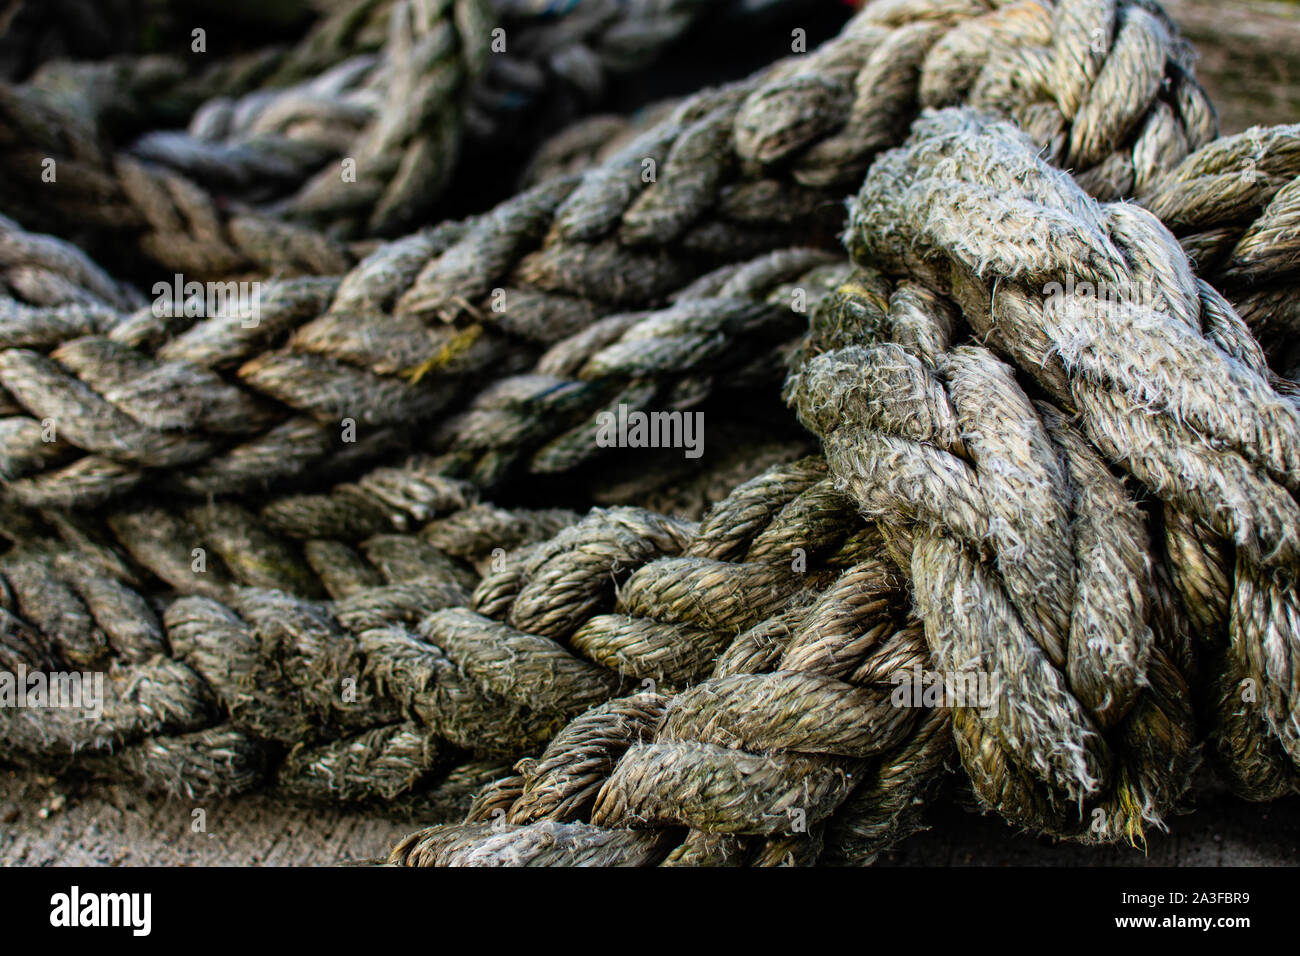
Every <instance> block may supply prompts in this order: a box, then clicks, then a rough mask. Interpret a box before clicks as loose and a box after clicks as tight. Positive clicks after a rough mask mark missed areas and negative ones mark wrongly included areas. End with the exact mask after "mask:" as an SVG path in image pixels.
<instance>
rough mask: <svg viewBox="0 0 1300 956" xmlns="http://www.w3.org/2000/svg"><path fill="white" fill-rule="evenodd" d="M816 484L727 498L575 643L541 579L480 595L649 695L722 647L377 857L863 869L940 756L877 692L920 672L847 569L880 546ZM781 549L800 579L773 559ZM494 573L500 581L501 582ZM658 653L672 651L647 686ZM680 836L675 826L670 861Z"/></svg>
mask: <svg viewBox="0 0 1300 956" xmlns="http://www.w3.org/2000/svg"><path fill="white" fill-rule="evenodd" d="M823 475H824V471H823V466H822V465H820V464H819V463H818V462H817V461H815V460H808V461H801V462H794V463H792V464H790V465H787V466H783V467H778V468H777V469H774V470H772V471H769V472H768V473H767V474H765V475H762V476H760V477H758V478H755V479H753V480H752V481H750V482H747V483H745V484H743V485H741V486H739V487H737V489H736V490H735V492H733V494H732V495H731V496H730V497H729V498H728V499H726V500H725V501H723V502H721V503H720V504H719V505H718V506H717V507H716V508H715V509H714V510H713V511H712V512H711V513H710V515H709V516H708V517H707V518H706V519H705V521H704V522H703V523H702V524H701V528H700V531H699V533H698V534H697V535H696V537H695V539H694V541H693V542H692V543H691V545H690V546H689V547H688V549H687V552H686V554H684V555H683V556H682V557H679V558H664V559H660V560H658V561H655V562H653V563H651V564H648V565H646V566H645V567H643V568H642V569H641V570H639V571H637V572H635V573H634V574H633V575H632V577H631V578H630V579H629V580H628V582H627V583H626V585H624V587H623V588H622V590H621V591H620V594H619V599H618V605H617V606H616V607H615V612H614V613H613V614H609V615H597V616H594V617H589V618H588V619H587V620H586V623H584V624H582V625H581V626H580V627H579V628H577V630H574V621H573V618H572V613H571V612H570V611H568V610H567V608H556V607H555V605H554V602H553V601H548V600H546V597H545V596H546V595H547V594H554V593H555V592H556V590H557V589H556V588H555V587H554V586H553V585H552V584H551V583H550V582H548V581H547V580H546V579H545V578H541V579H534V581H533V582H531V583H530V584H529V585H528V586H526V587H524V588H522V589H517V590H516V589H515V588H512V587H510V586H509V585H508V584H506V585H505V587H504V590H505V594H506V597H505V599H498V598H497V595H498V594H499V593H500V592H501V591H502V585H497V584H496V583H495V581H494V579H493V577H492V576H489V577H488V578H487V579H485V580H484V582H483V583H482V584H481V585H480V587H479V590H478V592H477V594H478V598H479V599H480V600H482V599H483V598H484V597H485V596H486V595H489V594H490V595H493V597H494V599H495V603H494V604H493V607H494V608H497V607H503V606H508V607H509V610H508V612H507V613H508V614H509V615H510V617H511V618H512V619H514V618H518V617H521V616H522V617H523V618H525V619H527V620H529V621H530V623H531V626H534V627H536V626H537V624H536V623H535V622H536V620H537V618H536V612H535V611H534V610H533V608H534V607H537V608H538V609H539V610H542V611H544V613H545V615H546V617H545V618H544V619H543V620H545V622H546V623H545V625H544V627H545V628H546V630H547V632H548V633H553V634H555V635H556V636H563V635H568V634H571V636H569V637H568V641H569V643H570V645H571V646H574V647H576V648H579V649H580V650H582V651H584V652H585V653H588V654H592V653H595V654H598V655H599V656H600V659H603V660H606V661H607V662H613V663H615V665H616V666H618V667H619V668H620V670H621V671H622V673H623V674H624V676H625V677H630V678H632V679H637V678H640V679H642V680H645V679H649V680H652V681H654V682H655V684H654V685H653V686H654V687H655V688H656V690H662V689H664V688H665V687H671V686H673V685H674V684H677V685H679V686H680V685H681V684H682V683H692V681H693V679H694V678H697V677H700V676H703V675H704V674H706V673H707V672H708V670H709V669H710V666H709V665H710V662H711V660H712V659H713V658H714V657H715V656H717V655H718V653H719V650H720V649H722V648H725V647H727V646H728V645H730V647H729V649H727V650H725V651H723V652H722V653H721V656H719V657H718V663H717V664H716V666H713V667H712V668H711V669H712V670H713V677H712V678H709V679H706V680H704V681H702V682H700V683H698V684H695V685H694V686H693V688H692V689H691V690H688V691H685V692H684V693H681V694H678V695H677V696H675V697H673V698H670V699H668V700H665V699H664V697H663V696H662V695H660V694H653V693H652V694H642V695H638V696H633V697H628V698H623V699H620V700H617V701H614V702H611V703H609V704H607V705H604V706H601V707H597V708H595V709H593V710H591V711H589V712H588V713H586V714H584V715H582V716H580V717H578V718H577V719H575V720H574V721H572V722H571V723H570V724H569V725H568V726H567V727H566V728H565V729H564V730H563V731H561V732H560V733H559V734H558V735H557V736H556V737H555V738H554V739H553V740H552V741H551V743H550V744H549V745H548V747H547V748H546V750H545V751H544V752H543V753H542V755H541V756H540V757H538V758H537V759H536V760H527V761H524V762H522V763H521V764H519V765H518V768H517V774H516V776H513V777H508V778H503V779H502V780H499V781H497V782H496V783H495V784H493V785H492V786H491V787H489V788H487V789H486V790H485V791H483V792H482V793H481V794H480V796H479V798H478V799H477V800H476V801H475V807H474V809H473V810H471V813H470V815H469V817H468V819H467V822H466V823H465V824H464V825H461V826H452V827H439V828H435V829H433V830H425V831H420V832H418V833H415V834H412V835H411V836H410V837H408V838H407V839H406V840H404V841H402V842H401V843H400V844H399V845H398V847H397V848H396V849H395V850H394V851H393V855H392V859H393V860H394V861H395V862H404V863H409V864H416V865H428V864H439V865H445V864H452V865H467V864H474V865H479V864H514V865H517V864H522V863H529V864H532V865H540V864H542V863H546V862H550V863H570V864H572V863H580V862H587V863H591V862H600V863H606V864H608V863H619V864H622V865H640V864H645V863H654V862H665V863H669V864H676V865H681V864H684V863H693V864H697V865H698V864H702V863H722V862H727V861H731V862H741V861H748V862H751V863H753V864H756V865H758V864H762V863H776V862H790V861H798V862H811V861H812V860H814V859H816V858H818V856H819V855H821V854H825V855H826V857H827V858H828V859H838V860H840V861H842V862H849V861H852V862H863V861H866V860H869V859H870V858H871V857H872V856H873V855H874V854H875V853H876V852H878V851H879V850H880V849H882V848H884V847H885V846H887V845H889V843H890V842H891V841H892V840H893V839H895V838H898V837H900V836H902V835H905V834H906V833H907V832H911V830H912V829H913V828H915V826H916V820H915V814H916V810H917V806H918V804H917V798H919V797H920V796H921V795H923V794H924V793H925V792H926V791H927V789H928V788H929V786H930V784H931V782H932V781H933V779H934V774H935V772H936V771H937V770H938V769H940V767H941V766H942V762H943V755H944V754H945V753H946V751H947V748H948V747H949V746H950V744H949V743H948V739H947V735H946V733H943V732H940V731H941V729H942V728H943V727H944V726H946V715H945V713H944V712H942V711H937V712H934V713H933V715H926V713H925V712H924V711H923V710H916V711H903V710H898V709H896V708H892V707H891V705H890V703H889V697H890V693H891V689H892V687H891V678H892V677H893V675H894V674H895V673H896V672H905V671H907V670H908V669H910V668H911V666H912V665H913V664H914V663H916V662H917V661H918V660H919V659H920V658H919V657H918V655H920V656H924V648H923V646H922V644H921V635H920V632H919V629H918V628H917V627H915V626H914V625H911V626H909V625H907V624H904V623H902V620H901V619H902V613H903V612H902V608H901V607H900V606H899V604H898V602H897V600H896V599H897V598H898V597H901V592H899V591H897V590H896V585H895V583H894V582H895V581H896V579H894V578H893V577H892V576H891V575H890V574H889V573H888V572H887V571H885V569H883V568H882V567H881V566H880V565H878V564H877V563H875V562H874V561H872V560H868V561H867V562H866V563H857V562H859V560H860V558H861V556H862V554H863V553H864V551H869V550H870V548H871V546H872V545H874V544H876V543H877V542H878V538H877V537H876V536H874V535H872V534H867V535H865V536H864V535H863V534H860V533H859V534H855V533H854V532H855V529H856V528H857V527H860V524H859V523H858V522H856V521H855V519H854V518H853V516H852V514H851V509H850V508H849V507H847V502H845V501H844V499H843V498H841V497H840V496H839V495H837V494H834V493H833V492H831V491H830V489H829V486H828V483H827V482H826V480H825V479H824V478H823V477H822V476H823ZM561 537H564V535H561ZM796 543H798V545H799V546H801V547H804V548H806V551H805V558H806V561H807V563H806V566H801V565H800V563H799V562H798V560H794V561H792V560H791V558H792V554H793V552H792V548H793V547H794V546H795V545H796ZM796 567H798V568H799V569H798V570H795V568H796ZM838 569H845V570H843V571H840V570H838ZM509 574H510V572H509V571H507V572H503V573H502V574H501V575H498V577H499V578H501V579H503V584H505V581H506V580H508V578H509ZM537 585H545V587H543V588H542V589H540V590H539V591H538V592H537V596H536V597H534V596H533V590H532V589H533V588H535V587H536V586H537ZM891 595H892V597H891ZM760 596H761V597H760ZM756 597H757V598H758V600H755V598H756ZM538 599H540V602H539V600H538ZM889 607H892V608H894V610H895V612H896V613H898V614H899V615H900V624H901V626H898V627H895V628H887V627H877V628H876V629H874V630H873V631H871V632H868V633H865V634H864V633H863V631H862V630H861V627H860V624H861V622H862V621H864V620H867V619H873V618H877V617H879V615H880V612H881V610H882V609H883V608H889ZM557 611H558V614H557V613H556V612H557ZM732 635H738V636H735V637H734V638H733V636H732ZM668 648H676V649H677V650H676V651H675V655H681V654H682V653H683V651H686V650H687V649H690V653H688V654H685V655H684V657H676V663H675V665H674V667H673V668H672V669H668V670H665V669H664V667H665V664H666V663H672V662H673V661H674V656H665V653H664V652H665V650H666V649H668ZM683 666H685V668H686V669H685V670H683V669H682V668H683ZM656 725H657V729H656ZM882 753H884V756H883V757H880V758H879V759H875V760H872V759H870V758H872V756H873V755H878V754H882ZM904 768H906V769H904ZM859 781H861V782H859ZM855 787H856V789H855ZM851 791H852V796H850V792H851ZM846 801H847V802H846ZM841 805H843V810H841V811H840V812H839V813H838V814H837V815H835V816H834V819H833V820H832V822H831V824H830V826H829V828H825V827H823V826H822V824H823V821H825V820H826V819H827V818H828V817H832V815H833V814H836V810H837V808H838V807H840V806H841ZM796 821H797V822H796ZM628 824H635V825H637V826H639V827H641V829H639V830H628V829H625V827H626V826H627V825H628ZM681 826H687V827H691V828H692V830H691V832H690V834H689V835H688V836H687V837H686V839H685V841H684V842H681V843H680V846H678V847H677V848H676V849H674V844H675V843H677V842H678V841H680V840H681V838H680V837H679V836H677V835H675V830H676V828H679V827H681ZM647 827H648V828H649V829H646V828H647ZM826 833H830V834H833V839H830V840H829V841H828V840H827V838H826Z"/></svg>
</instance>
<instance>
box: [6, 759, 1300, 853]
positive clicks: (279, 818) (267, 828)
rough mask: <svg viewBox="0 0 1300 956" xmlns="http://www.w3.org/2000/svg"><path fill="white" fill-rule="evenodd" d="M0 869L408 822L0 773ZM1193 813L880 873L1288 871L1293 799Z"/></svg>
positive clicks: (1299, 822) (262, 844)
mask: <svg viewBox="0 0 1300 956" xmlns="http://www.w3.org/2000/svg"><path fill="white" fill-rule="evenodd" d="M0 775H2V776H0V783H3V786H2V787H0V790H2V791H3V792H2V793H0V865H3V866H15V865H18V866H31V865H82V866H139V865H148V864H152V865H164V866H211V865H224V866H231V865H263V866H328V865H332V864H337V863H349V862H359V861H365V860H371V859H376V858H379V857H382V856H384V855H385V854H386V853H387V851H388V849H389V847H391V846H392V844H393V843H394V842H395V841H396V840H398V839H399V838H401V837H402V836H404V835H405V834H407V833H409V832H410V831H411V830H413V829H416V828H418V826H419V821H415V822H412V821H410V820H397V819H390V818H385V817H384V816H383V815H382V814H379V813H376V812H373V811H371V812H361V813H341V812H338V811H330V810H319V809H301V808H286V807H283V806H280V805H277V804H276V803H275V802H274V801H272V800H271V799H269V798H267V797H264V796H250V797H242V798H239V799H233V800H220V801H211V802H208V803H206V804H203V805H202V809H203V810H204V811H205V814H206V818H205V821H204V822H205V825H206V832H201V833H196V832H194V828H193V824H194V821H195V817H194V815H193V814H194V810H195V809H196V807H195V806H194V805H193V804H190V803H186V802H180V801H174V800H168V801H157V800H149V799H145V798H142V797H141V796H139V795H138V794H135V793H132V792H130V791H129V790H128V789H126V788H123V787H120V786H110V785H101V784H92V785H90V786H89V787H87V788H85V789H84V790H81V791H80V792H76V793H70V792H68V790H67V789H65V788H63V787H62V786H61V785H59V784H57V783H55V782H54V781H51V780H50V779H49V778H43V777H39V776H36V775H34V774H31V773H27V772H13V773H9V772H0ZM1197 804H1198V805H1197V808H1196V812H1195V813H1193V814H1190V815H1187V816H1181V817H1178V818H1175V819H1174V820H1173V821H1172V823H1171V825H1170V832H1169V833H1167V834H1159V835H1156V836H1154V837H1152V839H1151V841H1150V845H1149V847H1148V849H1147V852H1146V854H1145V855H1144V854H1142V853H1140V852H1138V851H1136V850H1131V849H1122V848H1117V847H1079V846H1073V845H1069V844H1054V843H1052V842H1051V841H1048V840H1044V839H1037V838H1034V837H1030V836H1027V835H1025V834H1022V833H1017V832H1015V831H1014V830H1012V829H1010V828H1009V827H1008V826H1007V825H1006V824H1004V823H1002V822H1001V821H1000V820H998V819H996V818H994V817H991V816H983V817H981V816H979V815H976V814H972V813H967V812H964V811H962V810H959V809H956V808H955V807H939V808H936V809H935V810H934V811H933V812H932V818H931V829H930V830H928V831H927V832H924V833H919V834H917V835H916V836H913V837H912V838H910V839H908V840H906V841H904V842H903V843H902V844H901V845H900V846H899V847H898V848H897V849H896V850H894V851H893V852H891V853H888V854H886V855H885V856H884V858H882V859H881V860H880V861H879V864H880V865H883V866H1012V865H1018V866H1295V865H1300V797H1291V798H1289V799H1286V800H1281V801H1278V802H1276V803H1272V804H1268V805H1257V804H1249V803H1245V802H1243V801H1240V800H1237V799H1235V798H1233V797H1231V796H1230V795H1229V794H1227V793H1224V792H1222V791H1221V790H1219V789H1217V788H1215V787H1214V786H1213V785H1212V784H1208V783H1206V784H1202V786H1201V787H1200V790H1199V792H1198V796H1197Z"/></svg>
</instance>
